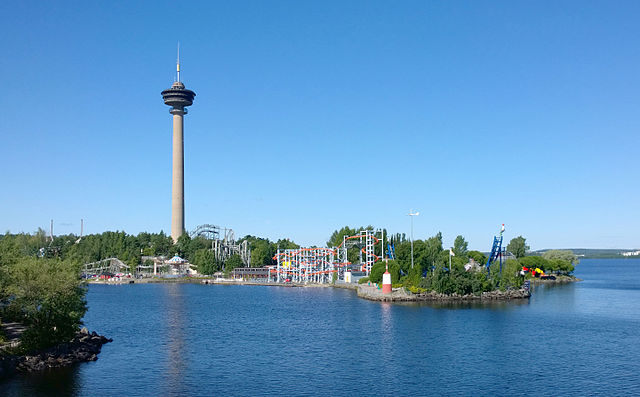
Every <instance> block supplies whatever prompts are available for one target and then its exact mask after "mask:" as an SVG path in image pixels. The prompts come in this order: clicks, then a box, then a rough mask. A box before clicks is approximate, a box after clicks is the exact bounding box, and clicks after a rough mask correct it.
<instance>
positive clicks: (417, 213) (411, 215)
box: [408, 210, 420, 269]
mask: <svg viewBox="0 0 640 397" xmlns="http://www.w3.org/2000/svg"><path fill="white" fill-rule="evenodd" d="M408 215H409V217H410V218H411V268H412V269H413V217H414V216H418V215H420V212H413V210H410V211H409V214H408Z"/></svg>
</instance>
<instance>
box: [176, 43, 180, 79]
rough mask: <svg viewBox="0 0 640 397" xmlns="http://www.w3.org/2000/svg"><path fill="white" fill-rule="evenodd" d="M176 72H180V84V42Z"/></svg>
mask: <svg viewBox="0 0 640 397" xmlns="http://www.w3.org/2000/svg"><path fill="white" fill-rule="evenodd" d="M176 72H178V83H179V82H180V42H178V61H177V62H176Z"/></svg>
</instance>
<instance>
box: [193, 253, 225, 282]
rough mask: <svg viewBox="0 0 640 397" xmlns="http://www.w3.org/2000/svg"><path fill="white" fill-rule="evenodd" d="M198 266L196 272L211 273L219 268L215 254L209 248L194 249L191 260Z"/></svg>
mask: <svg viewBox="0 0 640 397" xmlns="http://www.w3.org/2000/svg"><path fill="white" fill-rule="evenodd" d="M191 263H193V264H194V265H196V266H197V268H198V273H200V274H208V275H211V274H213V273H215V272H216V271H218V270H219V267H218V264H217V262H216V256H215V254H214V253H213V251H211V250H210V249H206V248H201V249H199V250H197V251H196V253H195V254H194V257H193V261H192V262H191Z"/></svg>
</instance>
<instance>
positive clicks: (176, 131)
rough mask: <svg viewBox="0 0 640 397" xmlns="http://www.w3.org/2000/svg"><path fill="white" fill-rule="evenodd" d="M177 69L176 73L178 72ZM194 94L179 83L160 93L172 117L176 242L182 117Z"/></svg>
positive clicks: (180, 223) (180, 220)
mask: <svg viewBox="0 0 640 397" xmlns="http://www.w3.org/2000/svg"><path fill="white" fill-rule="evenodd" d="M179 70H180V69H179V67H178V71H179ZM195 96H196V94H195V92H193V91H191V90H187V89H185V88H184V84H182V83H181V82H180V81H176V82H175V83H173V85H172V86H171V88H169V89H168V90H164V91H162V97H163V99H164V103H165V104H167V105H169V106H171V110H169V112H170V113H171V114H172V115H173V172H172V178H171V185H172V187H171V238H172V239H173V242H174V243H175V242H177V241H178V238H179V237H180V236H182V234H183V233H184V115H185V114H187V109H186V107H187V106H191V104H193V98H194V97H195Z"/></svg>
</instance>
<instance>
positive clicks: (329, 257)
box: [270, 224, 506, 283]
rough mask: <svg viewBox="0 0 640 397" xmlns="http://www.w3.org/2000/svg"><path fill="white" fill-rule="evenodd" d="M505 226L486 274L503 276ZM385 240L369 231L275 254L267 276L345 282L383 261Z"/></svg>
mask: <svg viewBox="0 0 640 397" xmlns="http://www.w3.org/2000/svg"><path fill="white" fill-rule="evenodd" d="M504 230H505V229H504V224H502V228H501V229H500V234H499V235H498V236H495V237H494V238H493V246H492V248H491V253H490V255H489V258H488V260H487V263H486V265H485V267H486V269H487V272H489V271H490V268H491V265H493V264H494V263H499V265H500V273H502V263H503V261H504V258H505V256H506V249H505V248H503V247H502V240H503V237H502V235H503V233H504ZM382 241H384V236H383V238H382V239H379V238H377V237H375V236H374V235H373V232H372V231H371V230H363V231H361V232H360V233H359V234H358V235H355V236H345V237H344V238H343V241H342V243H341V244H340V245H339V246H337V247H333V248H327V247H323V248H297V249H288V250H284V251H281V250H278V253H277V254H276V255H275V256H274V257H273V259H274V260H276V261H277V266H275V268H272V269H270V276H271V277H274V276H275V279H276V281H277V282H282V281H291V282H294V283H327V282H330V281H331V278H332V275H333V274H334V273H337V274H338V277H339V278H340V279H344V278H345V276H346V273H347V272H351V271H361V272H365V273H366V274H369V273H370V272H371V268H372V267H373V264H374V263H375V262H377V261H379V260H381V259H384V246H383V244H381V243H382ZM377 244H381V248H380V253H381V256H378V255H376V254H375V250H374V248H375V246H376V245H377ZM354 246H355V247H357V248H359V254H360V263H359V264H353V263H351V262H349V260H348V258H347V250H348V248H350V247H354ZM387 256H388V258H389V259H392V260H393V259H396V258H395V249H394V246H393V244H391V243H389V244H388V245H387Z"/></svg>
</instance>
